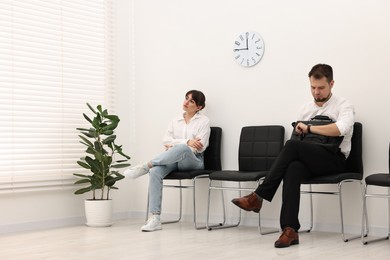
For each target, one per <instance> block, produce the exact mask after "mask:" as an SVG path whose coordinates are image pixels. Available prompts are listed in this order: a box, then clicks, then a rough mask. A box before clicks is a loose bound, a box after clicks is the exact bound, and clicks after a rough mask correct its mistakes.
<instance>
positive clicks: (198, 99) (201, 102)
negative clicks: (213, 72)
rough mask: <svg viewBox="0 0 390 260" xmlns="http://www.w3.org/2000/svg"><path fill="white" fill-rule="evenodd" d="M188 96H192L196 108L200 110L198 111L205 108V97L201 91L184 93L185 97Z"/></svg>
mask: <svg viewBox="0 0 390 260" xmlns="http://www.w3.org/2000/svg"><path fill="white" fill-rule="evenodd" d="M189 94H191V96H192V99H193V100H194V101H195V104H196V105H197V106H201V107H202V108H201V109H200V110H202V109H203V108H204V107H205V106H206V97H205V95H204V94H203V93H202V91H199V90H190V91H188V92H187V93H186V95H185V96H188V95H189Z"/></svg>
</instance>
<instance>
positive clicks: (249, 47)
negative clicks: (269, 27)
mask: <svg viewBox="0 0 390 260" xmlns="http://www.w3.org/2000/svg"><path fill="white" fill-rule="evenodd" d="M263 54H264V41H263V38H261V36H260V34H258V33H257V32H251V31H248V32H243V33H241V34H240V35H238V37H237V38H236V40H235V41H234V44H233V55H234V59H235V60H236V62H237V63H238V64H240V65H241V66H244V67H251V66H254V65H256V64H257V63H258V62H259V61H260V60H261V58H262V57H263Z"/></svg>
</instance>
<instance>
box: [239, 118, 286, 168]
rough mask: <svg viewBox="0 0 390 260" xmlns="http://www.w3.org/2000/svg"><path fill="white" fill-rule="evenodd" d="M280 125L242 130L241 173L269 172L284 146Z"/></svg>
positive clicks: (251, 127) (240, 147)
mask: <svg viewBox="0 0 390 260" xmlns="http://www.w3.org/2000/svg"><path fill="white" fill-rule="evenodd" d="M284 131H285V130H284V127H283V126H280V125H265V126H246V127H243V128H242V129H241V136H240V144H239V150H238V168H239V170H240V171H268V170H269V169H270V168H271V166H272V164H273V163H274V161H275V159H276V157H277V156H278V155H279V152H280V151H281V149H282V148H283V145H284Z"/></svg>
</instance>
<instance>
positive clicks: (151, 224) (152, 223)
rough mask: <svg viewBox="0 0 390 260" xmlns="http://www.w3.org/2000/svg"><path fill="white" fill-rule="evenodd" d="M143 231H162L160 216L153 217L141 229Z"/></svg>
mask: <svg viewBox="0 0 390 260" xmlns="http://www.w3.org/2000/svg"><path fill="white" fill-rule="evenodd" d="M141 230H142V231H144V232H152V231H156V230H161V221H160V215H151V216H150V217H149V219H148V222H147V223H146V224H145V225H143V226H142V227H141Z"/></svg>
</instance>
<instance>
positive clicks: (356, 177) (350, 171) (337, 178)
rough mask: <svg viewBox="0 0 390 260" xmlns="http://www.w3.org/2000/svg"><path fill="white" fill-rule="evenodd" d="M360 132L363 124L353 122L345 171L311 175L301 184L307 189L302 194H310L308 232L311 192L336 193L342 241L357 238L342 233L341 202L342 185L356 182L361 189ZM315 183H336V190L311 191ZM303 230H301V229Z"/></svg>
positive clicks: (311, 214) (311, 204)
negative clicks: (306, 186)
mask: <svg viewBox="0 0 390 260" xmlns="http://www.w3.org/2000/svg"><path fill="white" fill-rule="evenodd" d="M362 134H363V126H362V124H361V123H359V122H355V124H354V127H353V135H352V140H351V142H352V147H351V152H350V154H349V156H348V158H347V160H346V163H347V166H346V171H345V172H343V173H338V174H330V175H326V176H320V177H313V178H309V179H306V180H304V181H303V182H302V184H308V185H309V189H308V190H302V191H301V193H302V194H309V195H310V227H309V229H308V230H305V231H307V232H310V231H311V230H312V228H313V198H312V195H313V194H324V195H338V197H339V203H340V216H341V234H342V239H343V241H344V242H347V241H349V240H351V239H355V238H359V237H360V235H359V236H353V237H350V238H345V234H344V217H343V204H342V185H343V184H344V183H349V182H357V183H359V184H360V187H361V189H362V179H363V158H362ZM317 184H336V185H337V187H338V191H313V190H312V185H317ZM301 232H303V231H301Z"/></svg>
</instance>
